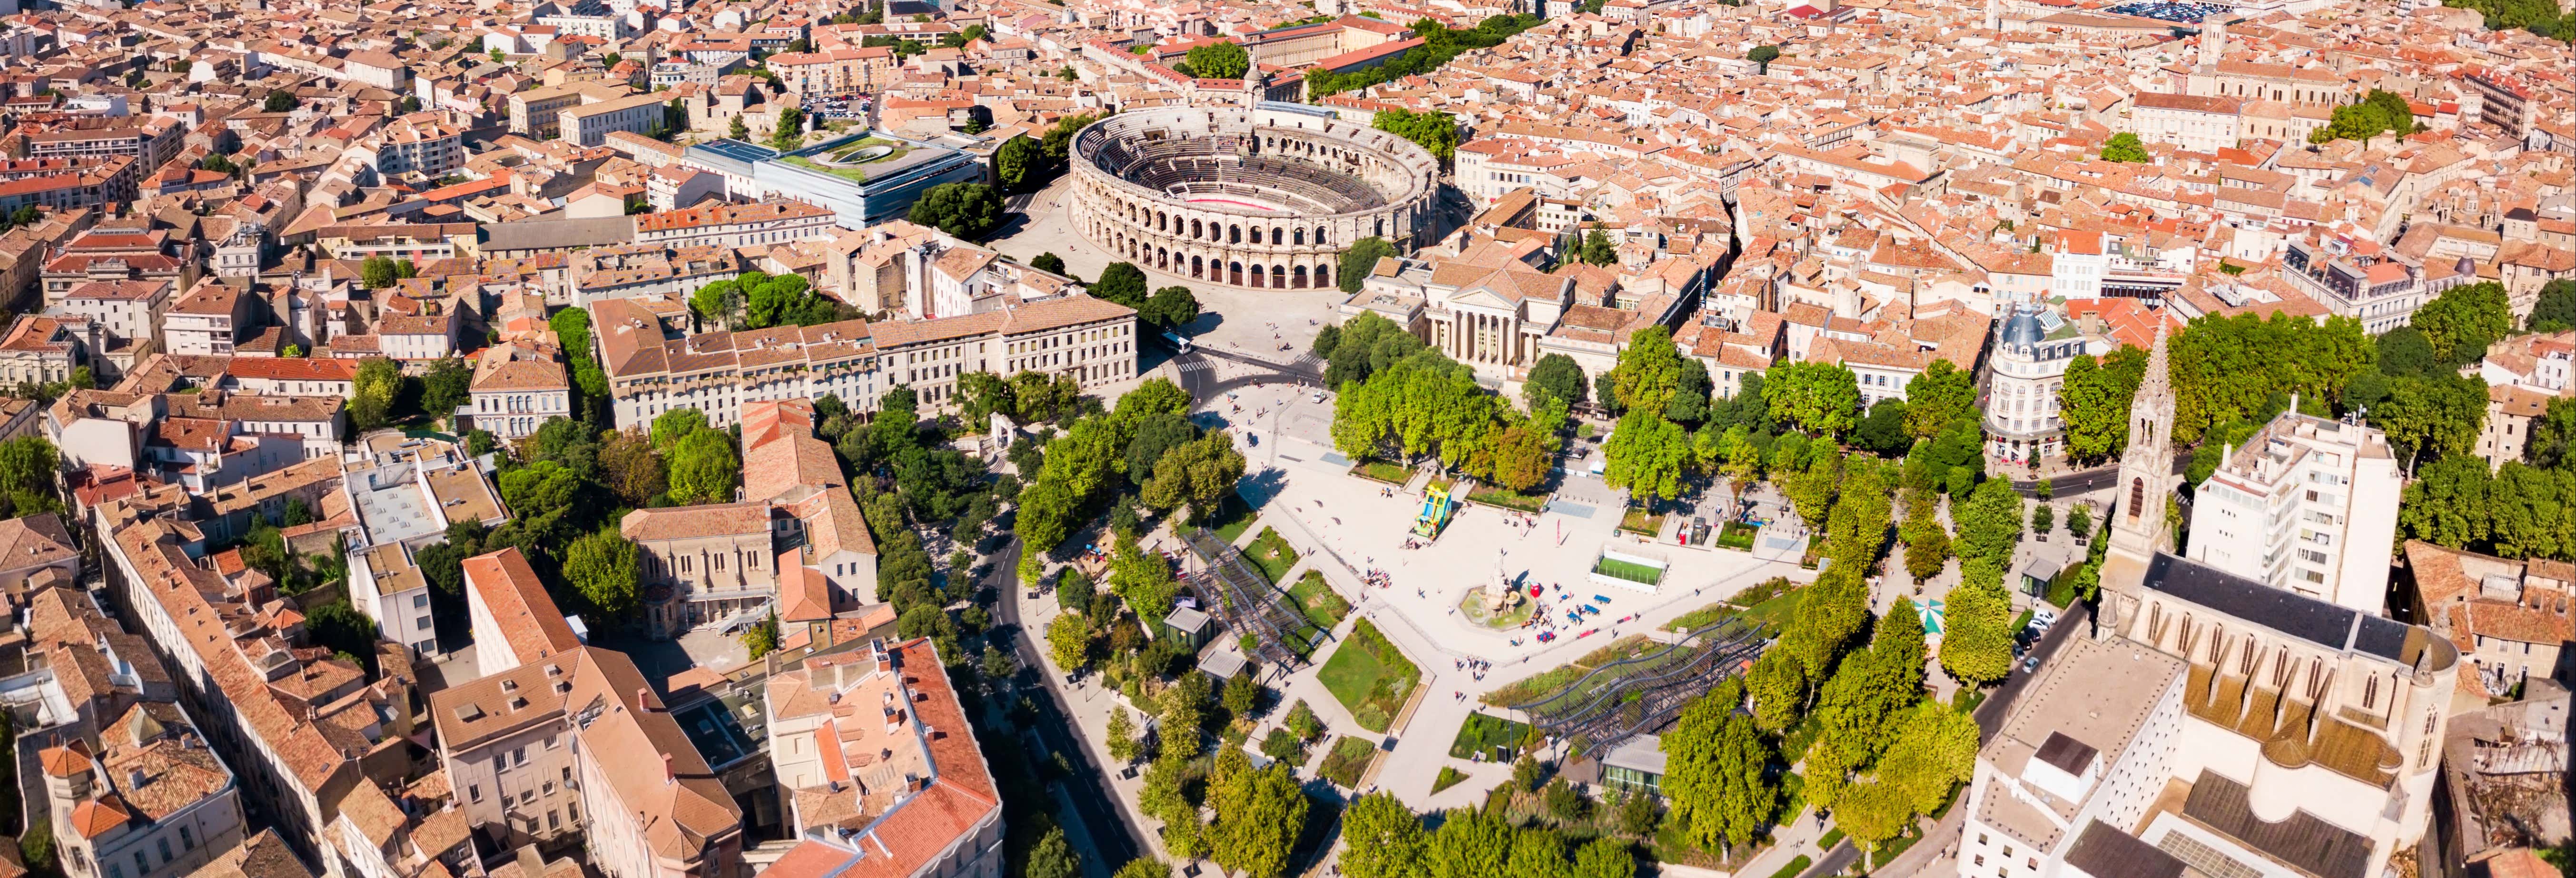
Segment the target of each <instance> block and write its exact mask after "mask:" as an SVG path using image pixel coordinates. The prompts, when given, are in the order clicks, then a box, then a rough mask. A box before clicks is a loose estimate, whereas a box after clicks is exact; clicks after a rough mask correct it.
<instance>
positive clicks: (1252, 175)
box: [1073, 107, 1440, 289]
mask: <svg viewBox="0 0 2576 878" xmlns="http://www.w3.org/2000/svg"><path fill="white" fill-rule="evenodd" d="M1074 155H1075V158H1076V160H1075V162H1074V163H1073V164H1074V175H1075V182H1074V196H1073V217H1074V222H1076V223H1078V224H1080V226H1081V228H1082V233H1083V235H1084V236H1085V237H1087V238H1089V239H1090V240H1091V242H1092V243H1094V244H1098V245H1100V246H1101V247H1102V248H1105V249H1107V250H1108V251H1110V252H1111V253H1113V254H1116V255H1117V256H1118V258H1122V259H1125V260H1127V261H1129V262H1133V263H1135V264H1137V265H1139V266H1143V267H1146V268H1151V269H1155V270H1158V271H1162V272H1166V273H1169V274H1175V275H1180V276H1184V277H1188V278H1192V279H1196V280H1201V281H1206V282H1208V283H1218V284H1227V285H1231V286H1239V287H1251V288H1257V289H1308V288H1321V287H1329V286H1333V283H1334V278H1333V271H1334V269H1335V267H1336V265H1337V263H1338V260H1339V259H1340V256H1341V251H1342V249H1343V248H1345V247H1348V246H1350V244H1351V242H1353V241H1357V240H1359V239H1361V238H1366V237H1369V236H1372V235H1374V236H1378V237H1383V238H1385V239H1387V240H1388V241H1390V242H1392V243H1394V244H1395V245H1396V249H1397V250H1399V251H1401V250H1405V249H1408V246H1409V245H1410V244H1411V241H1410V239H1411V238H1412V236H1413V233H1414V231H1415V230H1416V229H1417V228H1421V227H1422V226H1424V225H1425V224H1426V223H1427V222H1428V221H1429V219H1430V216H1431V214H1430V211H1431V210H1432V209H1433V208H1432V204H1433V196H1434V195H1435V194H1436V193H1437V191H1438V179H1439V170H1440V163H1439V160H1438V159H1436V158H1434V157H1433V156H1432V155H1431V153H1430V152H1428V151H1426V150H1424V149H1423V148H1422V147H1420V146H1416V145H1414V143H1413V142H1412V141H1409V140H1405V139H1404V138H1401V137H1398V136H1395V135H1393V134H1389V133H1387V132H1384V131H1379V130H1377V129H1374V128H1369V127H1366V126H1361V125H1353V124H1350V123H1348V122H1339V121H1334V120H1332V119H1330V118H1327V117H1325V116H1322V115H1310V114H1308V113H1305V112H1299V111H1295V110H1276V109H1266V108H1255V109H1244V108H1240V107H1165V108H1157V109H1151V110H1139V111H1131V112H1126V113H1120V114H1118V115H1116V116H1111V117H1109V118H1107V119H1103V120H1101V121H1099V122H1095V123H1093V124H1092V125H1091V126H1090V127H1087V128H1084V129H1083V130H1082V132H1081V133H1080V134H1077V135H1075V136H1074Z"/></svg>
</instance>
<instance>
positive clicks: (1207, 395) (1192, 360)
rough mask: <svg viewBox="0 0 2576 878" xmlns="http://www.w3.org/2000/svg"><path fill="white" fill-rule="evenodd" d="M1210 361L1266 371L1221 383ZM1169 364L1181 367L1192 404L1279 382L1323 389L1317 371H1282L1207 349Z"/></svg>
mask: <svg viewBox="0 0 2576 878" xmlns="http://www.w3.org/2000/svg"><path fill="white" fill-rule="evenodd" d="M1211 359H1218V360H1228V361H1232V362H1236V363H1242V364H1244V365H1247V366H1255V367H1259V368H1262V369H1267V370H1269V371H1266V372H1256V373H1253V374H1248V375H1237V376H1234V377H1232V378H1223V379H1220V378H1218V377H1216V368H1215V367H1216V364H1215V363H1212V362H1209V360H1211ZM1172 362H1174V363H1177V364H1179V365H1180V370H1181V390H1182V391H1183V392H1185V393H1188V394H1189V395H1190V398H1191V399H1194V400H1201V401H1205V400H1210V399H1214V398H1216V396H1217V395H1218V394H1221V393H1224V392H1226V391H1229V390H1234V389H1237V388H1242V387H1250V386H1252V385H1255V384H1276V383H1280V382H1288V383H1293V384H1305V385H1311V386H1315V387H1322V386H1324V380H1323V374H1322V373H1321V372H1320V371H1316V370H1313V369H1308V368H1304V367H1299V366H1288V367H1282V366H1280V365H1279V364H1278V363H1273V362H1271V361H1269V360H1262V359H1256V358H1253V357H1247V356H1243V355H1241V354H1234V353H1228V352H1225V351H1211V350H1208V349H1206V348H1198V349H1195V350H1192V351H1190V352H1189V353H1186V354H1180V355H1177V356H1174V357H1173V358H1172Z"/></svg>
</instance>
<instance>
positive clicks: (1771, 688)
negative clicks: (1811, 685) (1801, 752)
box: [1744, 649, 1807, 732]
mask: <svg viewBox="0 0 2576 878" xmlns="http://www.w3.org/2000/svg"><path fill="white" fill-rule="evenodd" d="M1744 688H1745V691H1746V693H1747V694H1749V695H1751V696H1752V698H1753V721H1754V723H1755V724H1756V725H1758V726H1760V727H1761V729H1762V730H1763V731H1765V732H1778V731H1780V730H1782V729H1786V728H1788V727H1789V726H1790V725H1791V724H1793V723H1796V722H1797V721H1798V716H1799V714H1800V711H1801V709H1802V708H1804V707H1805V706H1806V702H1807V668H1806V666H1805V665H1803V664H1801V663H1799V661H1798V659H1797V657H1796V656H1793V655H1790V654H1789V652H1788V651H1787V650H1779V649H1774V650H1767V651H1764V652H1763V653H1762V657H1761V658H1757V659H1754V660H1753V667H1752V668H1751V669H1749V670H1747V671H1746V672H1745V675H1744Z"/></svg>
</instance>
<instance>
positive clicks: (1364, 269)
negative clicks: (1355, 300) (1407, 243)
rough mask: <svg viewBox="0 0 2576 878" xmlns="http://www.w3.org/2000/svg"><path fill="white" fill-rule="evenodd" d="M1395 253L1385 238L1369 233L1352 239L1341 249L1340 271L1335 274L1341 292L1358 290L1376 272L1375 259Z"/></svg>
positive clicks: (1393, 247)
mask: <svg viewBox="0 0 2576 878" xmlns="http://www.w3.org/2000/svg"><path fill="white" fill-rule="evenodd" d="M1395 255H1399V254H1397V253H1396V252H1395V245H1393V244H1389V243H1387V242H1386V239H1385V238H1380V237H1378V236H1375V235H1370V236H1368V237H1366V238H1361V239H1359V240H1357V241H1352V242H1351V247H1350V249H1348V250H1344V251H1342V261H1341V265H1340V269H1341V273H1340V274H1339V275H1337V276H1338V277H1339V278H1340V279H1341V287H1342V292H1345V293H1356V292H1359V291H1360V287H1361V286H1363V285H1364V284H1366V283H1367V281H1368V278H1369V275H1371V274H1374V273H1376V271H1377V261H1378V260H1380V259H1383V258H1386V257H1389V256H1395Z"/></svg>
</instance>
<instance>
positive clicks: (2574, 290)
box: [2524, 278, 2576, 332]
mask: <svg viewBox="0 0 2576 878" xmlns="http://www.w3.org/2000/svg"><path fill="white" fill-rule="evenodd" d="M2524 326H2526V327H2528V328H2529V329H2530V330H2531V331H2533V332H2565V331H2567V330H2570V329H2576V280H2569V279H2566V278H2560V279H2558V280H2553V281H2550V282H2548V283H2545V284H2541V285H2540V297H2539V299H2538V300H2537V301H2536V302H2535V303H2534V304H2533V305H2532V307H2531V318H2530V320H2529V321H2528V322H2526V323H2525V324H2524Z"/></svg>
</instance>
